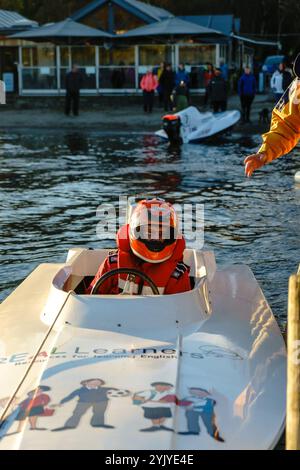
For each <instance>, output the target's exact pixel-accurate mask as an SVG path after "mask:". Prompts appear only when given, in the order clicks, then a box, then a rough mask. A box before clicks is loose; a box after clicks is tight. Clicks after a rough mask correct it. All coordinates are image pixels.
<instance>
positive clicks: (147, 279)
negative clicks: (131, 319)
mask: <svg viewBox="0 0 300 470" xmlns="http://www.w3.org/2000/svg"><path fill="white" fill-rule="evenodd" d="M117 274H128V276H129V279H128V280H129V281H131V280H134V279H135V277H136V276H138V277H140V278H141V279H142V280H143V281H144V282H147V284H149V286H150V288H151V290H152V292H153V295H160V293H159V290H158V288H157V286H156V284H154V282H153V281H152V279H151V278H150V277H149V276H147V274H144V273H143V272H142V271H139V270H138V269H132V268H118V269H112V270H111V271H108V272H107V273H105V274H103V276H101V277H100V279H98V281H97V282H96V284H95V285H94V287H93V289H92V292H91V295H97V292H98V290H99V289H100V287H101V286H102V284H103V283H104V282H105V281H107V279H109V278H110V277H112V276H116V275H117ZM130 276H132V279H130Z"/></svg>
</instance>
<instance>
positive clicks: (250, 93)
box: [238, 67, 256, 122]
mask: <svg viewBox="0 0 300 470" xmlns="http://www.w3.org/2000/svg"><path fill="white" fill-rule="evenodd" d="M238 89H239V95H240V99H241V105H242V119H243V122H250V112H251V105H252V103H253V100H254V98H255V94H256V79H255V77H254V75H253V73H251V69H250V67H245V69H244V74H243V75H242V76H241V78H240V79H239V84H238Z"/></svg>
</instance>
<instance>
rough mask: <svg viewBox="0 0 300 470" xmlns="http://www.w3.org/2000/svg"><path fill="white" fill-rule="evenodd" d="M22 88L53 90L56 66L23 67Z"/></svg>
mask: <svg viewBox="0 0 300 470" xmlns="http://www.w3.org/2000/svg"><path fill="white" fill-rule="evenodd" d="M22 78H23V89H24V90H55V89H56V88H57V80H56V68H50V67H41V68H25V69H23V70H22Z"/></svg>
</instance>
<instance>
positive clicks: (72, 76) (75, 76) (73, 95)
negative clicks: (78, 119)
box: [65, 65, 83, 116]
mask: <svg viewBox="0 0 300 470" xmlns="http://www.w3.org/2000/svg"><path fill="white" fill-rule="evenodd" d="M82 81H83V80H82V75H81V73H80V70H79V68H78V66H77V65H73V68H72V70H71V72H69V73H68V74H67V76H66V92H67V94H66V107H65V114H66V115H67V116H69V115H70V112H71V108H72V110H73V114H74V116H78V115H79V100H80V89H81V87H82Z"/></svg>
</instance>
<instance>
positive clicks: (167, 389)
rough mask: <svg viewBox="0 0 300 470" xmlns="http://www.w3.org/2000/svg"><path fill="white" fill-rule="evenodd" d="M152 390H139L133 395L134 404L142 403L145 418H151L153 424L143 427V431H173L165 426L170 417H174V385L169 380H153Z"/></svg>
mask: <svg viewBox="0 0 300 470" xmlns="http://www.w3.org/2000/svg"><path fill="white" fill-rule="evenodd" d="M151 387H152V389H151V390H145V391H143V392H138V393H136V394H135V395H134V396H133V404H134V405H142V408H143V410H144V418H146V419H150V420H151V422H152V426H151V427H149V428H145V429H141V430H140V431H142V432H155V431H171V432H173V431H174V430H173V429H171V428H168V427H167V426H164V423H165V421H166V420H167V419H168V418H172V410H171V406H172V404H175V403H176V401H177V399H176V395H174V393H172V391H173V389H174V386H173V385H172V384H169V383H167V382H153V383H152V384H151Z"/></svg>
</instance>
